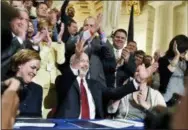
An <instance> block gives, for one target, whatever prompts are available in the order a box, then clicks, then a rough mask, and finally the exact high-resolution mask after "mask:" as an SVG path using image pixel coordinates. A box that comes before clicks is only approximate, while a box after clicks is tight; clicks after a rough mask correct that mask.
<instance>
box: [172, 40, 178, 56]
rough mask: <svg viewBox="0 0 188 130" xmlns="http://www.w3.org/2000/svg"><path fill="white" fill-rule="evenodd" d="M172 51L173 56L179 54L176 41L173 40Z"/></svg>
mask: <svg viewBox="0 0 188 130" xmlns="http://www.w3.org/2000/svg"><path fill="white" fill-rule="evenodd" d="M173 51H174V54H175V56H180V52H179V51H178V46H177V43H176V41H174V44H173Z"/></svg>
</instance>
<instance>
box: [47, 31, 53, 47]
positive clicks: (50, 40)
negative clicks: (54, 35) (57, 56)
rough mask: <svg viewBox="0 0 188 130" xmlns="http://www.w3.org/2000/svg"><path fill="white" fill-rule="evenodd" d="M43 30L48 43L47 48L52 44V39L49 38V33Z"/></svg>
mask: <svg viewBox="0 0 188 130" xmlns="http://www.w3.org/2000/svg"><path fill="white" fill-rule="evenodd" d="M45 30H46V35H47V43H48V46H51V44H52V39H51V37H50V33H49V31H48V29H47V28H46V29H45Z"/></svg>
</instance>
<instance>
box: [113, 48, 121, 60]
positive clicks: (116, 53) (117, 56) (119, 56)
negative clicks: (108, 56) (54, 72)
mask: <svg viewBox="0 0 188 130" xmlns="http://www.w3.org/2000/svg"><path fill="white" fill-rule="evenodd" d="M113 49H114V55H115V58H116V60H118V59H119V58H121V53H122V51H123V48H122V49H116V48H115V47H113Z"/></svg>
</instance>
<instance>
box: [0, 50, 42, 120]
mask: <svg viewBox="0 0 188 130" xmlns="http://www.w3.org/2000/svg"><path fill="white" fill-rule="evenodd" d="M40 60H41V59H40V56H39V54H38V53H37V52H35V51H32V50H27V49H23V50H20V51H18V52H17V53H16V54H15V55H14V56H13V57H12V60H11V73H10V74H11V75H10V76H11V77H15V78H16V79H19V80H20V81H22V83H21V85H20V89H19V90H20V91H19V92H18V93H19V98H20V106H19V110H20V114H19V116H24V117H33V116H34V117H40V116H41V105H42V87H41V86H40V85H38V84H35V83H33V82H32V79H33V77H35V75H36V73H37V71H38V69H39V68H40ZM6 88H7V87H6V86H3V87H2V88H1V89H6ZM32 95H35V96H32Z"/></svg>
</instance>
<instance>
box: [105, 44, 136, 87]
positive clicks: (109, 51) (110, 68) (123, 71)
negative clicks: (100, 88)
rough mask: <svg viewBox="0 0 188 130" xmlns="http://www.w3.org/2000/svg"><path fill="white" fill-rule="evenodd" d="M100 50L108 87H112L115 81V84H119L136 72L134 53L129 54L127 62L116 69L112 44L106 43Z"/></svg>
mask: <svg viewBox="0 0 188 130" xmlns="http://www.w3.org/2000/svg"><path fill="white" fill-rule="evenodd" d="M101 51H102V54H103V55H101V56H102V58H101V59H102V64H103V68H104V74H105V78H106V84H107V86H108V87H114V83H115V81H116V85H117V86H121V85H122V84H123V82H124V81H125V80H126V79H128V78H129V77H133V76H134V73H135V72H136V64H135V58H134V55H132V54H131V55H130V58H129V61H128V63H124V64H123V65H122V66H120V67H118V68H117V69H116V66H117V63H116V58H115V54H114V50H113V45H111V44H109V43H108V44H107V45H106V47H105V48H104V47H103V48H102V50H101ZM115 72H116V76H115Z"/></svg>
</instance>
